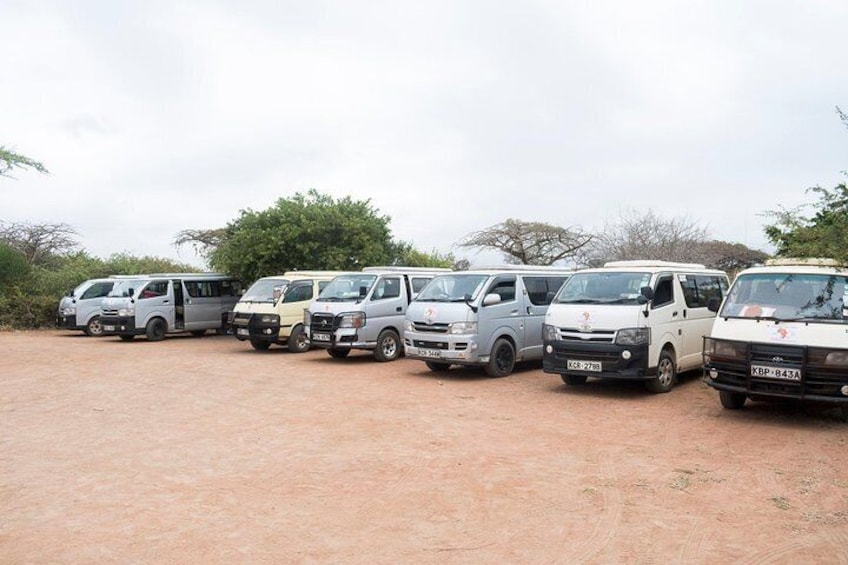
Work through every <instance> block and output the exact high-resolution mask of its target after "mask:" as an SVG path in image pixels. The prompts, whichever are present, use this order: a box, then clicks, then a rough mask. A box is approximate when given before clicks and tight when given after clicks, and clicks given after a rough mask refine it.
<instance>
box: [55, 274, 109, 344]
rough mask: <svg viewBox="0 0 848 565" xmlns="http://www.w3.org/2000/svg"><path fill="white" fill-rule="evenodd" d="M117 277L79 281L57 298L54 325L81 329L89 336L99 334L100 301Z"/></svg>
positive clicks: (100, 329)
mask: <svg viewBox="0 0 848 565" xmlns="http://www.w3.org/2000/svg"><path fill="white" fill-rule="evenodd" d="M117 280H118V279H117V278H115V277H109V278H102V279H89V280H87V281H85V282H82V283H80V284H79V285H78V286H76V287H75V288H73V289H71V290H69V291H68V293H67V294H66V295H65V296H63V297H62V298H61V300H59V308H58V310H57V312H56V327H57V328H62V329H66V330H82V331H83V332H85V334H86V335H89V336H100V335H102V334H103V330H102V328H101V326H100V302H101V301H102V300H103V298H104V297H105V296H106V295H107V294H109V292H110V291H111V290H112V287H114V286H115V283H116V282H117Z"/></svg>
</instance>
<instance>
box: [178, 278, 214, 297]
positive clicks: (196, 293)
mask: <svg viewBox="0 0 848 565" xmlns="http://www.w3.org/2000/svg"><path fill="white" fill-rule="evenodd" d="M183 284H184V285H185V288H186V292H188V295H189V296H191V297H192V298H211V297H214V296H221V284H220V282H219V281H184V282H183Z"/></svg>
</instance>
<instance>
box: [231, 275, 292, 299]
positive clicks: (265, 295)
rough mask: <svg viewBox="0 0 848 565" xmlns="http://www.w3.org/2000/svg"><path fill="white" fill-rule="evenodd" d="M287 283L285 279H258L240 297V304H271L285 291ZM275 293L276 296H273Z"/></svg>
mask: <svg viewBox="0 0 848 565" xmlns="http://www.w3.org/2000/svg"><path fill="white" fill-rule="evenodd" d="M288 284H289V281H288V280H286V279H259V280H258V281H256V282H255V283H253V284H252V285H250V288H248V289H247V292H245V293H244V294H243V295H242V296H241V302H270V303H271V304H273V303H274V302H276V301H277V298H279V297H280V296H282V295H283V293H284V292H285V291H286V287H287V286H288ZM275 291H276V294H275Z"/></svg>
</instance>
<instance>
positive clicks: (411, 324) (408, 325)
mask: <svg viewBox="0 0 848 565" xmlns="http://www.w3.org/2000/svg"><path fill="white" fill-rule="evenodd" d="M403 327H404V329H405V330H406V331H408V332H414V331H415V322H413V321H412V320H406V321H405V322H404V323H403Z"/></svg>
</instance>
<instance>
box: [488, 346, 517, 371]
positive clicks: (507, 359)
mask: <svg viewBox="0 0 848 565" xmlns="http://www.w3.org/2000/svg"><path fill="white" fill-rule="evenodd" d="M514 368H515V348H514V347H513V346H512V343H510V341H509V340H508V339H504V338H500V339H498V340H496V341H495V345H493V346H492V354H491V355H490V356H489V362H488V363H487V364H486V374H487V375H489V376H490V377H496V378H500V377H505V376H507V375H509V374H510V373H512V370H513V369H514Z"/></svg>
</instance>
